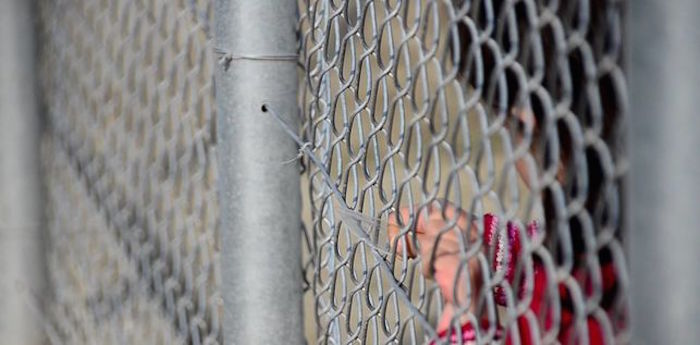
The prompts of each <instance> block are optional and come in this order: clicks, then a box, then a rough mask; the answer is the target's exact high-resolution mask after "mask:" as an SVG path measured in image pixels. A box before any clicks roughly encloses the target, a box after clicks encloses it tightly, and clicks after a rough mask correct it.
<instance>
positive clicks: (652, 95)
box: [628, 0, 700, 344]
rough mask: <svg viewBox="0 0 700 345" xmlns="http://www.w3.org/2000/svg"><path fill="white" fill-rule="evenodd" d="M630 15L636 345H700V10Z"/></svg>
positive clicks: (643, 3)
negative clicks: (699, 133) (699, 63)
mask: <svg viewBox="0 0 700 345" xmlns="http://www.w3.org/2000/svg"><path fill="white" fill-rule="evenodd" d="M628 6H629V20H628V23H629V26H628V36H629V38H630V39H629V40H628V43H629V48H630V49H628V53H629V56H628V62H629V76H630V84H629V85H630V88H629V93H630V106H631V111H630V149H629V151H630V160H631V164H630V182H631V185H630V194H631V195H630V198H629V201H630V202H629V208H630V217H631V219H630V220H631V224H630V225H631V226H630V232H629V236H630V238H629V240H630V258H631V264H630V268H631V270H630V272H631V276H630V278H631V285H630V286H631V287H630V290H631V296H632V311H633V315H632V331H633V333H632V344H697V343H698V341H699V339H700V328H699V327H698V326H697V325H698V323H700V269H699V268H698V263H700V231H698V224H700V153H698V150H699V149H700V135H698V130H700V117H698V111H700V97H698V96H699V95H700V68H698V61H700V3H699V2H697V1H692V0H686V1H654V0H634V1H629V2H628Z"/></svg>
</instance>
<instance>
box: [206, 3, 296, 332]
mask: <svg viewBox="0 0 700 345" xmlns="http://www.w3.org/2000/svg"><path fill="white" fill-rule="evenodd" d="M296 20H297V4H296V2H294V1H287V0H258V1H249V0H217V1H216V6H215V23H216V34H215V42H216V43H215V44H216V49H217V53H218V54H219V58H220V59H219V64H218V65H217V71H216V82H215V84H216V103H217V111H218V115H217V151H218V160H219V163H218V164H219V165H218V169H219V186H218V188H219V203H220V211H221V246H220V248H221V267H222V286H221V294H222V296H223V301H224V323H223V327H224V329H223V335H224V342H225V343H227V344H262V343H265V344H301V343H302V341H303V337H302V331H303V330H302V319H301V304H302V302H301V299H302V291H301V286H302V285H301V254H300V253H301V250H300V248H301V247H300V232H299V229H300V225H301V220H300V190H299V180H300V178H299V169H298V166H297V165H296V164H292V163H285V161H289V160H290V158H293V157H295V156H296V155H297V148H296V145H295V144H294V142H293V141H292V139H291V138H290V137H289V136H288V135H287V134H285V133H284V132H283V130H282V127H281V126H280V125H279V123H276V122H275V121H276V120H275V117H274V116H272V115H271V114H269V113H266V110H267V109H263V108H264V107H263V104H265V103H268V104H269V105H270V106H272V107H274V109H275V110H276V111H279V113H280V115H282V116H283V117H284V118H285V120H286V121H287V123H288V124H290V125H295V126H296V125H297V123H298V120H297V116H296V111H297V87H298V86H297V83H298V78H297V70H296V68H297V67H296V58H295V56H296V49H297V41H296V35H295V27H296Z"/></svg>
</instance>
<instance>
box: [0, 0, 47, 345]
mask: <svg viewBox="0 0 700 345" xmlns="http://www.w3.org/2000/svg"><path fill="white" fill-rule="evenodd" d="M33 24H34V22H33V21H32V1H24V0H7V1H2V2H0V47H1V48H0V342H1V343H4V344H27V345H34V344H41V343H42V342H43V341H44V340H45V339H44V335H43V333H42V327H41V326H42V325H41V322H42V315H41V313H40V312H39V311H40V309H41V304H40V302H41V298H38V297H40V296H41V295H42V294H44V293H45V292H46V290H45V284H46V281H45V277H46V273H47V272H46V271H45V264H44V260H45V257H44V248H43V245H44V243H43V238H44V232H43V227H42V222H41V220H42V216H41V213H42V210H43V201H42V193H41V175H40V171H39V166H40V164H39V143H40V128H41V123H40V119H39V116H38V114H39V111H38V110H39V106H38V102H37V93H36V90H35V69H34V61H35V59H34V58H35V54H34V49H35V46H34V42H35V41H34V38H35V37H34V28H33Z"/></svg>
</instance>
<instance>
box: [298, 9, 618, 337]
mask: <svg viewBox="0 0 700 345" xmlns="http://www.w3.org/2000/svg"><path fill="white" fill-rule="evenodd" d="M622 5H623V4H622V2H620V1H603V0H600V1H561V2H560V1H461V0H454V1H303V2H302V3H301V9H300V21H299V30H300V37H301V48H300V63H301V64H302V66H303V80H302V87H303V88H302V90H301V92H300V108H301V109H302V114H303V119H304V124H303V128H302V133H303V135H304V138H305V139H306V142H305V146H306V149H307V150H306V151H307V152H308V154H307V155H306V156H307V157H308V158H307V159H305V160H304V166H305V168H306V170H305V176H306V177H307V178H308V179H309V186H308V188H307V197H308V198H309V200H310V209H309V212H310V218H309V219H308V220H307V222H306V227H305V231H304V239H305V242H304V243H305V252H306V257H305V261H304V277H305V283H306V285H305V288H306V293H307V294H308V295H309V296H307V299H311V300H313V308H308V309H306V313H307V314H306V316H307V317H309V318H311V317H313V319H314V331H313V332H311V334H312V335H309V336H308V337H309V341H310V342H314V343H318V344H348V343H363V344H380V343H382V344H384V343H400V344H423V343H434V342H448V343H458V342H459V343H461V342H462V341H464V342H465V343H472V342H478V343H489V342H492V341H505V342H506V343H520V344H531V343H539V342H540V341H542V342H543V343H552V342H556V341H559V342H560V343H576V344H586V343H595V344H599V343H608V344H612V343H625V342H627V341H628V340H627V338H628V332H627V329H628V328H627V323H628V322H627V289H626V286H627V284H626V281H627V277H626V274H627V273H626V265H625V259H624V257H625V256H624V253H623V250H622V246H621V241H622V239H623V237H624V236H623V235H624V234H623V232H622V229H623V224H622V218H623V217H622V216H623V215H622V214H621V201H622V200H621V192H622V188H623V184H622V182H623V179H622V178H623V176H624V173H625V166H626V164H625V156H624V146H623V145H622V139H623V138H624V131H623V129H624V125H623V123H624V119H625V112H626V91H625V78H624V73H623V70H622V68H621V57H622V56H621V53H622V45H621V41H622V40H621V27H622V7H623V6H622ZM455 210H456V211H455ZM457 214H459V215H457ZM398 215H400V216H398ZM392 228H393V232H392ZM411 248H412V249H411ZM509 256H510V257H509ZM452 294H454V295H452ZM459 294H462V295H463V296H461V298H460V296H458V295H459Z"/></svg>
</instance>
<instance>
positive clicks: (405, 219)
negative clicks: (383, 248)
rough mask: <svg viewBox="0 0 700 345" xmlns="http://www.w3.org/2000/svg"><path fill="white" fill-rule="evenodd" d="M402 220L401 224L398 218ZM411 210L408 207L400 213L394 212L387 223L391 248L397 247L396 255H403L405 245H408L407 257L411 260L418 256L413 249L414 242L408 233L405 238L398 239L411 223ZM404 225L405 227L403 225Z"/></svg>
mask: <svg viewBox="0 0 700 345" xmlns="http://www.w3.org/2000/svg"><path fill="white" fill-rule="evenodd" d="M399 217H400V218H401V219H400V220H401V221H400V222H399V219H398V218H399ZM409 217H410V210H409V209H408V208H406V207H404V208H402V209H401V210H400V211H399V212H392V213H391V214H389V220H388V222H387V235H388V237H389V244H390V245H391V246H394V245H395V246H396V254H397V255H402V254H403V250H404V244H405V245H406V255H407V256H408V257H409V258H413V257H415V256H416V251H415V250H414V248H413V243H412V242H413V241H412V240H411V238H410V237H409V236H408V233H406V234H405V235H404V236H403V238H398V239H397V237H398V236H399V234H401V232H402V230H404V231H405V229H406V225H407V224H408V223H409V221H410V218H409ZM401 224H403V226H402V225H401Z"/></svg>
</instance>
